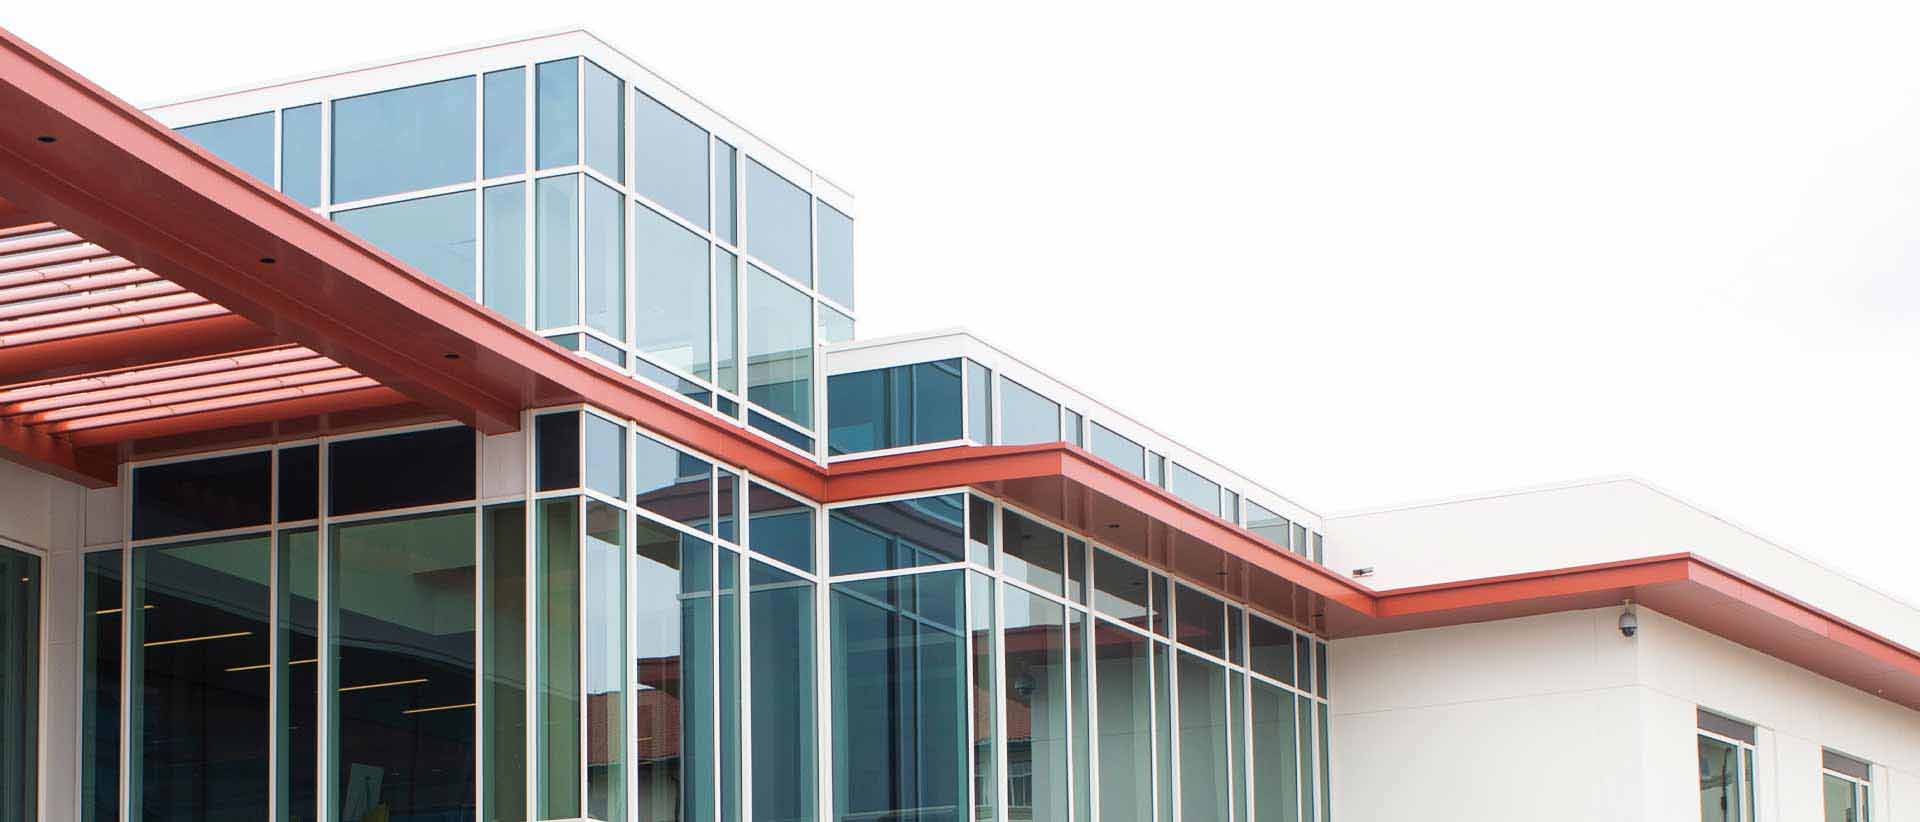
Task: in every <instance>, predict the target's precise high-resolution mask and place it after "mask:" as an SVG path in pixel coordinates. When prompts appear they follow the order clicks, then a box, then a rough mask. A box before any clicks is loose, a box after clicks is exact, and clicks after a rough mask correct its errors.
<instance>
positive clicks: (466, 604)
mask: <svg viewBox="0 0 1920 822" xmlns="http://www.w3.org/2000/svg"><path fill="white" fill-rule="evenodd" d="M461 430H465V429H461ZM474 548H475V546H474V514H473V513H472V512H471V511H461V512H458V513H452V514H434V515H429V516H421V517H408V518H405V519H397V520H383V521H379V522H364V523H354V524H352V525H339V526H334V528H333V529H332V533H331V534H330V538H329V546H328V553H329V562H328V568H327V581H328V590H329V592H330V594H331V597H332V599H333V603H332V607H331V611H330V619H329V624H330V625H331V626H332V630H331V632H330V633H331V642H330V646H331V647H330V648H329V649H328V653H330V654H331V655H332V657H333V663H334V668H333V676H334V681H333V682H332V683H330V685H331V687H329V688H326V689H325V690H327V691H329V692H330V693H329V694H328V696H329V698H330V699H331V700H332V701H331V703H330V704H331V706H332V710H331V711H330V715H331V721H332V723H333V729H334V733H333V735H332V739H333V740H334V742H335V748H334V764H333V767H332V769H331V770H332V772H333V776H334V784H333V791H334V793H333V807H335V808H337V809H338V813H339V818H340V819H342V820H345V822H373V820H378V819H459V818H466V817H468V816H470V815H471V814H472V813H473V807H474V765H473V750H474V741H475V740H474V716H473V708H474V702H475V697H476V692H475V682H474V662H475V656H476V652H477V649H476V648H475V647H474V639H475V634H474V618H473V613H474V599H475V591H474V587H475V583H476V582H477V581H478V573H477V572H478V569H477V568H476V567H475V565H476V562H475V556H474V555H475V551H474ZM375 774H377V775H378V777H377V778H376V777H375V776H374V775H375Z"/></svg>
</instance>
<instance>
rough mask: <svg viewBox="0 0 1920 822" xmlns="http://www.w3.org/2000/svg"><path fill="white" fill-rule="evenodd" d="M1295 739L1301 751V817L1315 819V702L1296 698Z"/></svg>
mask: <svg viewBox="0 0 1920 822" xmlns="http://www.w3.org/2000/svg"><path fill="white" fill-rule="evenodd" d="M1294 716H1295V717H1296V718H1297V720H1298V721H1296V722H1295V723H1294V728H1295V738H1296V739H1297V740H1298V741H1297V743H1296V744H1298V745H1299V746H1300V747H1299V751H1300V816H1301V818H1303V819H1313V818H1314V816H1315V810H1314V809H1315V803H1314V801H1313V700H1311V699H1308V698H1306V697H1304V696H1296V697H1294Z"/></svg>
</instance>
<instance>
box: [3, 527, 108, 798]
mask: <svg viewBox="0 0 1920 822" xmlns="http://www.w3.org/2000/svg"><path fill="white" fill-rule="evenodd" d="M40 574H41V570H40V557H38V556H36V555H34V554H30V553H27V552H25V551H21V550H17V549H14V548H9V547H7V546H5V545H0V740H4V742H0V822H15V821H16V820H18V822H26V820H29V819H38V818H39V816H40V811H39V803H40V794H39V784H40V773H39V766H40V760H39V750H40V732H39V728H40ZM116 587H117V586H116Z"/></svg>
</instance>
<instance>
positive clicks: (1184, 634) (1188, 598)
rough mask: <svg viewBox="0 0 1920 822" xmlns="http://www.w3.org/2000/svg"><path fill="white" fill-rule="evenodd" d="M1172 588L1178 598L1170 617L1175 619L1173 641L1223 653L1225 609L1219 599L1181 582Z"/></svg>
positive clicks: (1225, 626) (1224, 644)
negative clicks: (1175, 630)
mask: <svg viewBox="0 0 1920 822" xmlns="http://www.w3.org/2000/svg"><path fill="white" fill-rule="evenodd" d="M1174 588H1175V590H1176V591H1178V593H1177V594H1176V596H1178V597H1179V598H1180V600H1179V602H1177V603H1175V605H1174V619H1175V620H1176V621H1177V622H1178V623H1179V630H1178V631H1177V632H1176V633H1175V634H1174V639H1175V641H1178V642H1179V643H1180V644H1182V645H1185V646H1187V647H1189V648H1197V649H1199V650H1202V651H1206V652H1207V653H1210V654H1213V655H1214V656H1226V654H1225V653H1224V652H1225V651H1226V647H1227V624H1226V613H1225V612H1224V611H1222V610H1221V607H1222V606H1221V604H1220V600H1218V599H1215V598H1213V597H1211V596H1208V595H1206V594H1203V593H1201V592H1200V591H1197V590H1195V589H1193V588H1188V587H1187V586H1185V585H1175V586H1174Z"/></svg>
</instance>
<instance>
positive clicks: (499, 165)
mask: <svg viewBox="0 0 1920 822" xmlns="http://www.w3.org/2000/svg"><path fill="white" fill-rule="evenodd" d="M480 86H481V89H480V93H481V94H482V95H483V96H484V99H483V100H482V101H481V102H482V104H483V105H484V106H485V113H484V114H482V115H481V116H482V117H483V118H484V122H483V123H482V124H481V127H480V130H481V135H480V136H481V140H480V142H481V150H482V153H483V154H484V155H485V157H484V158H483V159H482V160H481V161H480V162H481V169H480V170H481V176H484V177H499V176H502V175H506V174H519V173H521V172H524V171H526V170H527V70H526V69H523V68H511V69H507V70H505V71H495V72H489V73H487V74H486V75H483V76H482V77H481V78H480Z"/></svg>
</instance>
